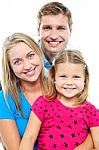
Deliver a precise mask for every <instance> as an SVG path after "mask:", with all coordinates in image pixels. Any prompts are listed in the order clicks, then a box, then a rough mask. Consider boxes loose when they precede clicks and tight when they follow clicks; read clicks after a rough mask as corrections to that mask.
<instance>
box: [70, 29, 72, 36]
mask: <svg viewBox="0 0 99 150" xmlns="http://www.w3.org/2000/svg"><path fill="white" fill-rule="evenodd" d="M71 33H72V28H70V36H71Z"/></svg>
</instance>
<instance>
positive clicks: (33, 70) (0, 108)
mask: <svg viewBox="0 0 99 150" xmlns="http://www.w3.org/2000/svg"><path fill="white" fill-rule="evenodd" d="M2 68H3V74H2V77H3V91H4V92H3V91H1V92H0V133H1V137H2V139H3V141H4V144H5V145H6V147H7V149H8V150H16V149H18V147H19V144H20V141H21V138H22V136H23V134H24V131H25V128H26V125H27V122H28V118H29V115H30V106H31V104H32V103H33V102H34V101H35V99H36V98H37V97H38V96H40V95H42V94H44V92H46V91H47V84H45V83H46V77H45V76H44V71H43V54H42V51H41V50H40V49H39V47H38V45H37V44H36V42H35V41H34V40H33V39H32V38H31V37H29V36H27V35H25V34H23V33H15V34H12V35H11V36H9V37H8V38H7V39H6V40H5V42H4V45H3V58H2Z"/></svg>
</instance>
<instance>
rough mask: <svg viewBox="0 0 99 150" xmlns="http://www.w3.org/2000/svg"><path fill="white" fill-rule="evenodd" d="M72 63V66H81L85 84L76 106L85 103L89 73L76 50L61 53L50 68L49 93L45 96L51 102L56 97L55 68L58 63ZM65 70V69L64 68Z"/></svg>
mask: <svg viewBox="0 0 99 150" xmlns="http://www.w3.org/2000/svg"><path fill="white" fill-rule="evenodd" d="M65 62H68V63H73V64H82V65H83V68H84V73H85V81H84V82H85V84H84V90H83V91H82V92H81V93H80V94H79V95H78V102H77V104H81V103H83V102H84V101H85V99H86V98H87V96H88V84H89V71H88V66H87V64H86V62H85V60H84V58H83V56H82V54H81V52H80V51H78V50H66V51H61V52H60V53H59V54H58V55H57V56H56V58H55V61H54V64H53V66H52V67H51V69H50V71H49V74H48V83H49V92H48V94H47V99H49V100H53V99H55V98H56V97H57V96H58V92H57V90H56V88H55V83H54V81H55V72H56V71H57V66H58V64H60V63H65ZM64 69H65V68H64Z"/></svg>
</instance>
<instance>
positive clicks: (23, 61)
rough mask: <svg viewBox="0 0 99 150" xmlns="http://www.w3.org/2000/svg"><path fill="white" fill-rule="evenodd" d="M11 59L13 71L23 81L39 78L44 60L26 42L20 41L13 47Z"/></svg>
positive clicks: (10, 52) (10, 54) (32, 80)
mask: <svg viewBox="0 0 99 150" xmlns="http://www.w3.org/2000/svg"><path fill="white" fill-rule="evenodd" d="M9 59H10V65H11V67H12V70H13V72H14V73H15V75H16V76H17V77H18V78H19V79H20V80H21V81H26V82H35V81H36V80H38V79H39V75H40V73H41V70H42V62H41V60H40V58H39V56H38V55H37V54H36V53H35V50H33V49H31V48H30V47H29V46H28V45H27V44H26V43H24V42H20V43H17V44H16V45H15V46H14V47H13V48H11V49H10V50H9Z"/></svg>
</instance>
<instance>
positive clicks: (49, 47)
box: [37, 2, 72, 69]
mask: <svg viewBox="0 0 99 150" xmlns="http://www.w3.org/2000/svg"><path fill="white" fill-rule="evenodd" d="M37 18H38V35H39V36H40V41H39V44H40V46H41V48H42V51H43V53H44V55H45V61H44V63H45V68H47V69H49V68H50V67H51V65H52V62H53V60H54V58H55V56H56V55H57V53H58V52H59V51H61V50H64V49H66V47H67V44H68V40H69V37H70V35H71V31H72V14H71V12H70V10H69V9H68V8H67V7H66V6H64V5H63V4H62V3H59V2H50V3H47V4H45V5H44V6H43V7H41V9H40V10H39V12H38V16H37Z"/></svg>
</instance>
